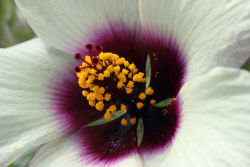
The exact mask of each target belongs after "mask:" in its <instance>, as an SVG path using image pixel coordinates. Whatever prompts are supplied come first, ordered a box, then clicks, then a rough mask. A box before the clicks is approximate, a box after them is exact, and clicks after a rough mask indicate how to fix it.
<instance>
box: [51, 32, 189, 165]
mask: <svg viewBox="0 0 250 167" xmlns="http://www.w3.org/2000/svg"><path fill="white" fill-rule="evenodd" d="M97 32H99V33H97V36H95V39H93V41H94V42H92V41H91V42H92V43H96V44H101V45H102V46H103V49H104V52H112V53H115V54H118V55H119V56H120V57H124V58H126V59H127V60H128V61H129V62H133V63H134V64H135V65H136V66H137V68H138V69H139V71H141V72H144V73H145V66H146V58H147V55H148V54H149V55H150V57H151V68H152V75H151V84H150V86H151V87H152V88H153V89H154V92H155V93H154V94H153V95H152V98H153V99H155V100H156V101H157V102H159V101H162V100H164V99H166V98H171V97H177V99H176V101H174V102H173V103H172V104H171V105H169V106H167V107H164V108H154V107H152V105H150V106H146V107H145V108H144V111H143V112H138V109H137V108H136V105H135V104H133V103H131V104H129V112H130V115H133V116H135V117H136V118H138V117H142V118H143V123H144V137H143V141H142V144H141V146H140V147H139V148H138V146H137V143H136V126H132V125H131V126H122V125H121V118H120V119H117V120H115V121H112V122H110V123H107V124H104V125H100V126H96V127H83V126H84V125H86V124H87V123H90V122H92V121H95V120H97V119H99V118H101V117H103V113H102V112H99V111H97V110H96V109H95V108H93V107H91V106H89V104H88V101H87V100H86V99H85V98H84V97H83V96H82V90H81V88H80V87H79V86H78V83H77V77H76V76H75V75H74V72H73V70H71V71H69V72H68V74H65V73H64V75H63V77H62V79H61V80H60V82H57V83H56V84H57V87H56V88H53V92H54V93H53V97H52V98H53V107H55V108H56V116H57V117H59V118H60V120H61V122H62V126H63V127H64V128H65V127H66V128H67V132H66V133H68V132H72V131H76V133H77V136H78V144H79V145H80V151H81V152H82V154H83V156H86V155H88V160H89V161H104V162H110V161H112V160H116V159H117V158H122V157H124V156H127V155H128V154H130V153H133V152H137V151H139V152H140V153H141V154H143V153H150V152H154V151H158V150H159V149H162V148H166V147H167V146H168V145H169V144H171V142H172V140H173V139H174V136H175V134H176V132H177V129H178V126H179V122H180V112H181V106H180V100H179V98H178V92H179V90H180V87H181V86H182V82H183V79H184V75H185V60H184V56H183V52H182V50H181V48H180V47H179V45H178V43H177V41H176V40H175V39H174V38H173V37H172V36H168V37H162V36H157V35H155V34H150V33H149V34H150V40H146V41H147V42H146V43H145V39H147V38H145V39H144V38H143V36H142V35H138V34H136V33H137V32H136V31H134V30H132V29H130V30H126V31H124V30H123V29H122V28H121V29H119V28H115V29H114V28H113V29H111V30H107V31H105V30H102V31H97ZM100 50H102V48H100ZM83 54H85V53H83ZM94 61H96V62H97V61H98V60H94ZM75 70H79V69H75ZM58 85H59V86H58ZM138 88H140V87H138ZM117 96H119V94H118V95H117ZM120 98H121V99H125V100H124V101H126V102H127V103H128V101H129V96H126V97H125V96H123V95H122V94H121V95H120ZM166 111H167V112H166Z"/></svg>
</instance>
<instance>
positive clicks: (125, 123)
mask: <svg viewBox="0 0 250 167" xmlns="http://www.w3.org/2000/svg"><path fill="white" fill-rule="evenodd" d="M121 125H123V126H126V125H128V121H127V120H126V119H125V118H122V120H121Z"/></svg>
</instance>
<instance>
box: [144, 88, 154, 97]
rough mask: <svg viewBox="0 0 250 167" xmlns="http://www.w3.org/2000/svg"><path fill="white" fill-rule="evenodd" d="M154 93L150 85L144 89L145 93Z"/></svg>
mask: <svg viewBox="0 0 250 167" xmlns="http://www.w3.org/2000/svg"><path fill="white" fill-rule="evenodd" d="M153 93H154V89H152V88H151V87H148V88H147V90H146V94H147V95H152V94H153Z"/></svg>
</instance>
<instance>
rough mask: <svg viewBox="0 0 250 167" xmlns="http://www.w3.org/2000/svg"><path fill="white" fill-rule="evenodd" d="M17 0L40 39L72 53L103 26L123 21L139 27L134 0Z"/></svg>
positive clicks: (106, 27) (128, 24)
mask: <svg viewBox="0 0 250 167" xmlns="http://www.w3.org/2000/svg"><path fill="white" fill-rule="evenodd" d="M16 2H17V5H18V7H19V8H20V9H21V12H22V13H23V15H24V17H25V18H26V19H27V20H28V22H29V24H30V25H31V27H32V28H33V30H34V31H35V32H36V33H37V35H38V36H39V37H40V38H41V39H42V40H43V42H45V43H46V44H48V45H50V46H53V47H56V48H59V49H62V50H63V51H66V52H68V53H71V54H74V53H75V52H76V50H77V51H78V50H80V49H83V47H84V46H85V45H86V44H88V43H91V42H93V40H94V38H95V37H96V36H95V35H96V34H98V33H99V34H100V33H102V32H99V31H101V30H103V29H109V28H115V27H116V26H117V25H118V24H120V23H123V22H124V23H125V25H126V26H128V27H131V26H132V27H136V26H138V27H140V18H139V10H138V1H137V0H130V1H123V0H95V1H90V0H74V1H73V2H72V1H68V0H53V1H51V0H36V1H34V0H16ZM119 26H120V25H119ZM123 28H124V29H126V27H123Z"/></svg>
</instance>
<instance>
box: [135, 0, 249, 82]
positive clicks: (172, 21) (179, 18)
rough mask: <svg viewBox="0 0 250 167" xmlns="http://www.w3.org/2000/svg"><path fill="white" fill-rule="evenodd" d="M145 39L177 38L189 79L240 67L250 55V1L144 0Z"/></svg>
mask: <svg viewBox="0 0 250 167" xmlns="http://www.w3.org/2000/svg"><path fill="white" fill-rule="evenodd" d="M139 8H140V15H141V20H142V24H143V29H144V33H145V38H146V39H149V40H150V36H152V35H155V34H158V35H161V36H165V38H167V37H169V36H170V35H171V34H172V35H173V36H174V37H175V38H176V40H177V41H178V43H179V44H180V46H181V48H182V49H183V50H184V52H185V53H186V56H187V62H188V73H187V75H188V76H187V77H188V79H191V78H193V77H195V76H196V75H198V74H201V73H204V72H206V71H208V70H209V69H211V68H212V67H214V66H228V67H240V66H241V65H243V64H244V62H245V61H246V60H247V59H248V58H249V56H250V47H249V45H250V29H249V27H250V15H249V11H250V1H246V0H234V1H225V0H210V1H199V0H174V1H172V0H155V1H152V0H140V7H139Z"/></svg>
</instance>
